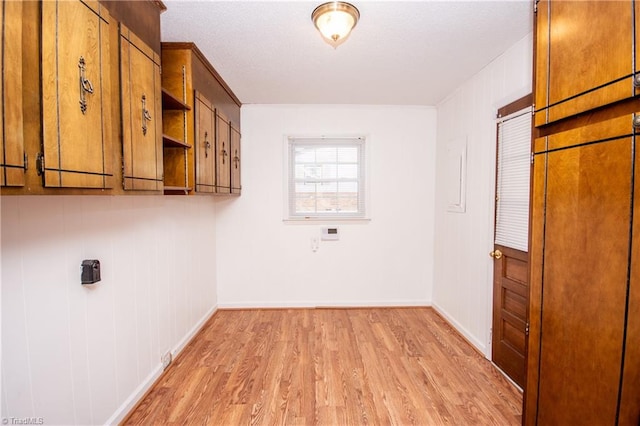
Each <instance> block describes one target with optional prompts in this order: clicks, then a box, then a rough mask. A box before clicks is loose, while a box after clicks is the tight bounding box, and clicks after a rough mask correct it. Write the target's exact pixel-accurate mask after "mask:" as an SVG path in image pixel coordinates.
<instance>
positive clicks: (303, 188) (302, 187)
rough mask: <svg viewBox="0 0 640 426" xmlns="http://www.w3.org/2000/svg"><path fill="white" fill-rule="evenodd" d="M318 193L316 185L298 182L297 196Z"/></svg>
mask: <svg viewBox="0 0 640 426" xmlns="http://www.w3.org/2000/svg"><path fill="white" fill-rule="evenodd" d="M315 192H316V184H315V183H308V182H296V194H308V193H315Z"/></svg>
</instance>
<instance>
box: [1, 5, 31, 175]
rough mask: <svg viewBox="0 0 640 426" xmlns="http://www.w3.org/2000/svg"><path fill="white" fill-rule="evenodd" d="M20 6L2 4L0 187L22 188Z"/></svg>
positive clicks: (23, 161)
mask: <svg viewBox="0 0 640 426" xmlns="http://www.w3.org/2000/svg"><path fill="white" fill-rule="evenodd" d="M22 6H23V5H22V2H19V1H2V2H1V3H0V23H1V24H2V29H1V31H2V34H1V37H2V43H1V47H2V50H1V51H0V52H2V53H1V54H0V70H2V71H1V72H2V74H1V78H2V81H0V100H1V102H0V186H23V185H24V172H25V158H24V139H23V138H24V136H23V131H22V129H23V120H22Z"/></svg>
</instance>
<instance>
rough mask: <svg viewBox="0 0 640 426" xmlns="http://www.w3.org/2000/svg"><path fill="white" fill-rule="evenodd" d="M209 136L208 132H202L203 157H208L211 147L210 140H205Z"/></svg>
mask: <svg viewBox="0 0 640 426" xmlns="http://www.w3.org/2000/svg"><path fill="white" fill-rule="evenodd" d="M207 136H209V133H208V132H204V158H209V149H211V142H209V141H208V140H207Z"/></svg>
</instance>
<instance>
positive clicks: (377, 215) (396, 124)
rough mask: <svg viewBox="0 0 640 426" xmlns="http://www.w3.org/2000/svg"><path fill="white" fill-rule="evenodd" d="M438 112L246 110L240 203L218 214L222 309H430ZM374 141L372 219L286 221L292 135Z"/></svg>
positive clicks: (295, 107) (317, 108)
mask: <svg viewBox="0 0 640 426" xmlns="http://www.w3.org/2000/svg"><path fill="white" fill-rule="evenodd" d="M435 125H436V111H435V109H434V108H430V107H397V106H389V107H386V106H337V105H334V106H317V105H316V106H312V105H245V106H243V107H242V143H243V146H242V154H243V171H242V172H243V187H242V197H240V198H239V199H238V200H237V201H233V202H226V203H220V204H219V205H218V210H217V214H218V216H217V223H216V227H217V228H216V236H217V253H218V301H219V305H220V306H227V307H236V306H243V307H247V306H262V307H268V306H327V305H329V306H339V305H352V306H359V305H427V304H429V303H430V300H431V287H432V277H433V227H434V208H433V199H434V179H435V170H434V168H435V136H436V128H435ZM345 134H346V135H354V134H355V135H358V134H363V135H366V136H367V144H370V148H371V150H370V153H371V158H370V167H369V171H370V173H369V176H368V177H367V178H368V179H369V180H370V194H369V195H370V196H371V221H370V222H368V223H355V224H354V223H351V224H340V225H339V228H340V234H341V235H340V241H337V242H321V243H320V248H319V250H318V251H317V252H316V253H314V252H312V251H311V246H310V239H311V238H312V237H314V236H315V237H319V236H320V228H321V224H320V223H315V224H291V223H284V222H283V197H284V194H283V173H284V167H283V159H284V155H283V139H284V137H285V135H306V136H314V135H315V136H318V135H332V136H339V135H345Z"/></svg>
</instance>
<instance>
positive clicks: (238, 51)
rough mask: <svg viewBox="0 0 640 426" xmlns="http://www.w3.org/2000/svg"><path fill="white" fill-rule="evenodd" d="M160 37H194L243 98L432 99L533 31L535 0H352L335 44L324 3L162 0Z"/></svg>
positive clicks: (370, 101) (287, 101)
mask: <svg viewBox="0 0 640 426" xmlns="http://www.w3.org/2000/svg"><path fill="white" fill-rule="evenodd" d="M164 3H165V4H166V6H167V11H166V12H164V13H163V15H162V40H163V41H192V42H195V43H196V45H197V46H198V48H199V49H200V50H201V51H202V52H203V53H204V54H205V56H206V57H207V58H208V59H209V61H210V62H211V64H212V65H213V66H214V67H215V68H216V70H217V71H218V73H219V74H220V75H221V76H222V78H224V80H225V81H226V82H227V84H228V85H229V86H230V87H231V88H232V89H233V91H234V93H235V94H236V96H237V97H238V98H239V99H240V101H241V102H242V103H245V104H246V103H248V104H372V105H375V104H380V105H435V104H437V103H438V102H439V101H441V100H442V99H443V98H444V97H446V96H447V95H448V94H450V93H451V92H452V91H453V90H455V89H456V88H457V87H458V86H460V85H461V84H462V83H463V82H464V81H465V80H467V79H468V78H469V77H471V76H472V75H474V74H475V73H477V72H478V71H479V70H480V69H482V68H483V67H484V66H485V65H487V64H488V63H489V62H491V61H492V60H493V59H494V58H496V57H497V56H498V55H500V54H501V53H502V52H504V51H505V50H506V49H508V48H509V47H510V46H512V45H513V44H514V43H515V42H517V41H518V40H520V39H521V38H523V37H524V36H525V35H527V34H528V33H529V32H531V30H532V19H533V17H532V15H533V13H532V3H531V1H530V0H512V1H504V0H503V1H484V0H480V1H479V0H476V1H452V0H449V1H435V0H424V1H364V0H352V1H351V3H353V4H354V5H355V6H356V7H357V8H358V9H359V10H360V21H359V22H358V25H357V26H356V28H355V29H354V30H353V32H352V33H351V35H350V37H349V39H348V40H347V41H346V42H345V43H344V44H342V45H340V46H339V47H338V48H337V49H335V50H334V49H333V48H332V47H331V46H330V45H329V44H327V43H325V42H324V41H323V39H322V38H321V36H320V34H319V33H318V32H317V30H316V29H315V27H314V26H313V23H312V22H311V12H312V11H313V9H314V8H315V7H316V6H318V5H319V4H320V3H323V1H322V0H318V1H312V2H310V1H306V0H299V1H190V0H165V1H164Z"/></svg>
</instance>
